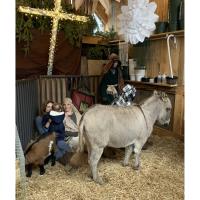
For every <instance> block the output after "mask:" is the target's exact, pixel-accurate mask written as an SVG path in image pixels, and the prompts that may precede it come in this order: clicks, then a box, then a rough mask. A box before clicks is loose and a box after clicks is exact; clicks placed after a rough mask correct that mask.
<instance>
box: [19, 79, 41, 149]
mask: <svg viewBox="0 0 200 200" xmlns="http://www.w3.org/2000/svg"><path fill="white" fill-rule="evenodd" d="M37 84H38V81H37V80H21V81H16V125H17V128H18V132H19V137H20V140H21V144H22V148H23V150H24V149H25V147H26V145H27V143H28V142H29V141H30V140H31V138H33V137H34V136H35V131H34V119H35V117H36V115H37V114H38V105H39V103H38V86H37Z"/></svg>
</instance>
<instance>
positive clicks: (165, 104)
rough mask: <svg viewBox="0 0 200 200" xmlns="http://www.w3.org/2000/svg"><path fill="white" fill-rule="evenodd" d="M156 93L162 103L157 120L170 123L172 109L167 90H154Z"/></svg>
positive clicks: (161, 122) (163, 123) (162, 123)
mask: <svg viewBox="0 0 200 200" xmlns="http://www.w3.org/2000/svg"><path fill="white" fill-rule="evenodd" d="M154 95H155V96H157V97H158V99H159V104H160V112H159V114H158V118H157V121H158V122H159V123H160V124H161V125H165V124H167V125H169V123H170V117H171V110H172V104H171V101H170V99H169V97H168V96H167V94H166V93H165V92H157V91H154Z"/></svg>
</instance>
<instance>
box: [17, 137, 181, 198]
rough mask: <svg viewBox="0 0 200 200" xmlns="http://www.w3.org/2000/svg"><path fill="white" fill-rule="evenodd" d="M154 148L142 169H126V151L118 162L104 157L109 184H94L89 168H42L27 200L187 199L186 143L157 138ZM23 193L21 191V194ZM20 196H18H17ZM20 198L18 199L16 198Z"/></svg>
mask: <svg viewBox="0 0 200 200" xmlns="http://www.w3.org/2000/svg"><path fill="white" fill-rule="evenodd" d="M151 140H152V141H153V146H151V147H149V148H148V149H147V150H143V151H142V154H141V168H140V170H139V171H135V170H133V168H132V163H133V155H132V156H131V160H130V162H129V166H128V167H123V166H122V164H121V161H122V160H123V156H124V151H123V150H120V149H118V150H117V158H116V159H106V158H101V161H100V163H99V167H98V168H99V172H100V175H101V176H102V177H103V179H104V180H105V181H106V183H105V184H104V185H102V186H101V185H98V184H96V183H94V182H93V181H92V180H91V178H90V177H89V166H88V165H84V166H82V167H81V168H79V169H76V170H71V171H67V170H66V168H65V167H63V166H62V165H60V164H59V163H57V164H56V165H55V166H54V167H51V166H50V164H49V165H47V166H46V173H45V174H44V175H43V176H40V175H39V171H38V169H35V170H34V171H33V175H32V177H31V178H27V180H26V196H25V198H26V199H27V200H40V199H42V200H55V199H56V200H97V199H101V200H103V199H105V200H114V199H116V200H120V199H122V200H123V199H126V200H129V199H130V200H161V199H162V200H165V199H166V200H182V199H184V144H183V142H181V141H179V140H176V139H174V138H171V137H159V136H157V135H153V136H152V138H151ZM18 192H20V191H18ZM17 195H18V194H16V196H17ZM16 199H18V198H16Z"/></svg>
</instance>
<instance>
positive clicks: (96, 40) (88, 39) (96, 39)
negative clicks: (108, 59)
mask: <svg viewBox="0 0 200 200" xmlns="http://www.w3.org/2000/svg"><path fill="white" fill-rule="evenodd" d="M82 44H98V45H107V42H105V39H104V37H102V36H83V37H82Z"/></svg>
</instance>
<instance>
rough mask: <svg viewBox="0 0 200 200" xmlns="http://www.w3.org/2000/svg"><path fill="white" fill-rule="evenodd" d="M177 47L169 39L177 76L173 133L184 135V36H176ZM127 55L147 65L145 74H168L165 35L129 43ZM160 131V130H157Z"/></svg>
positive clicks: (174, 70) (153, 75) (149, 75)
mask: <svg viewBox="0 0 200 200" xmlns="http://www.w3.org/2000/svg"><path fill="white" fill-rule="evenodd" d="M176 38H177V48H174V47H173V42H172V41H171V43H170V44H171V45H170V46H171V59H172V66H173V73H174V75H176V76H178V86H177V88H176V92H175V101H174V109H175V111H174V122H173V124H174V125H173V126H174V128H173V134H174V135H178V136H180V137H183V136H184V36H181V35H179V36H176ZM129 57H130V58H135V59H136V60H137V64H138V65H145V66H146V67H147V70H146V76H148V77H156V76H157V75H158V73H159V72H160V73H161V74H163V73H165V74H166V75H169V74H170V68H169V60H168V51H167V40H166V37H163V38H159V39H151V40H149V41H147V42H145V43H144V44H142V45H137V46H136V45H134V46H133V45H130V48H129ZM159 132H162V130H159Z"/></svg>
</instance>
